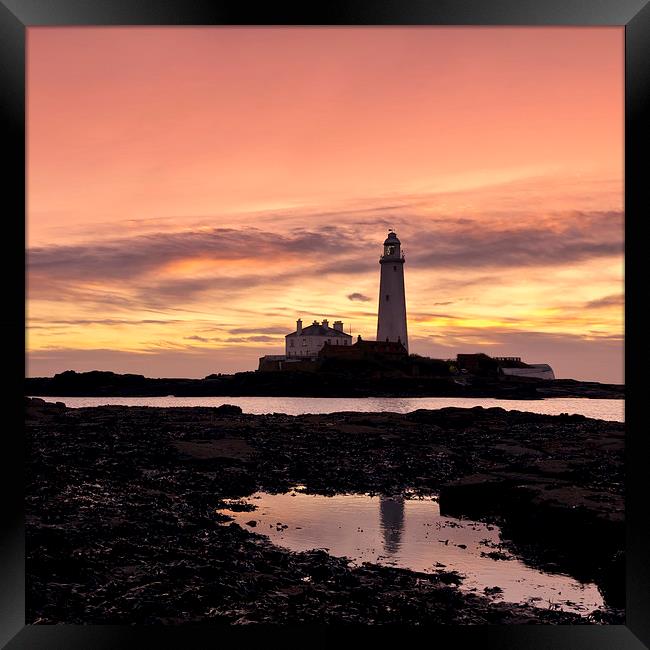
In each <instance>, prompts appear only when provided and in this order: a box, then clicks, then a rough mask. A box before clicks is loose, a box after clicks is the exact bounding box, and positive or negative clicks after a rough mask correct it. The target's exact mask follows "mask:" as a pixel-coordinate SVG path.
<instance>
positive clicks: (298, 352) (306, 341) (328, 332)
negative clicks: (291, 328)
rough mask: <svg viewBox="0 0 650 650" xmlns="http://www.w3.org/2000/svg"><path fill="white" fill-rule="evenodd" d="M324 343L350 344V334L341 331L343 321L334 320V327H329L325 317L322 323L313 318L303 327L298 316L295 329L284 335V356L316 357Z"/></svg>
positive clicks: (289, 357) (288, 357)
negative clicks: (310, 322) (312, 320)
mask: <svg viewBox="0 0 650 650" xmlns="http://www.w3.org/2000/svg"><path fill="white" fill-rule="evenodd" d="M325 343H329V344H330V345H351V344H352V336H351V335H350V334H346V333H345V332H344V331H343V322H342V321H340V320H337V321H334V327H330V326H329V321H328V320H326V319H324V320H323V322H322V323H319V322H318V321H316V320H315V321H314V322H313V323H312V324H311V325H308V326H307V327H303V326H302V320H301V319H300V318H299V319H298V320H297V321H296V331H295V332H291V334H287V335H286V336H285V355H286V358H287V359H291V358H296V357H302V358H303V359H305V358H313V357H316V356H318V352H319V351H320V349H321V348H322V347H323V346H324V345H325Z"/></svg>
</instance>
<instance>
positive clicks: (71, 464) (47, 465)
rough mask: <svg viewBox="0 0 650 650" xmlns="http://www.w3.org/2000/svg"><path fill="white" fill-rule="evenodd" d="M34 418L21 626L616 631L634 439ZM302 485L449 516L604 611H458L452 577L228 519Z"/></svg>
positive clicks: (266, 420) (117, 417) (383, 420)
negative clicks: (308, 544)
mask: <svg viewBox="0 0 650 650" xmlns="http://www.w3.org/2000/svg"><path fill="white" fill-rule="evenodd" d="M116 377H119V376H117V375H116ZM26 415H27V433H26V438H27V458H28V463H29V466H28V473H27V477H28V485H27V490H26V493H27V494H26V552H27V566H26V574H27V623H90V624H129V623H172V624H177V623H224V624H245V623H283V624H284V623H364V624H378V623H379V624H381V623H401V624H439V623H448V624H518V623H544V624H545V623H553V624H597V623H623V622H624V613H623V610H622V607H623V604H624V573H625V572H624V543H625V535H624V520H623V513H624V499H623V486H624V476H623V468H624V466H623V443H624V425H623V424H622V423H618V422H607V421H602V420H594V419H589V418H585V417H583V416H580V415H559V416H549V415H539V414H533V413H527V412H520V411H505V410H503V409H501V408H490V409H484V408H481V407H476V408H472V409H461V408H445V409H440V410H435V411H429V410H419V411H414V412H412V413H407V414H397V413H349V412H347V413H332V414H327V415H300V416H288V415H282V414H273V415H249V414H244V413H242V411H241V409H240V408H239V407H236V406H228V405H224V406H221V407H218V408H204V407H186V408H151V407H124V406H104V407H95V408H78V409H68V408H66V407H65V406H64V405H63V404H61V403H57V404H53V403H47V402H45V401H43V400H41V399H29V398H27V399H26ZM298 484H300V485H302V486H304V490H305V491H306V492H307V493H312V494H326V495H331V494H337V493H372V494H377V495H403V496H407V497H408V496H409V495H411V496H412V495H416V496H417V495H437V496H438V498H439V503H440V509H441V512H444V513H449V515H450V516H466V517H471V518H473V519H481V520H483V521H487V522H493V523H495V524H498V525H499V526H500V527H501V531H502V533H503V537H504V544H506V545H507V548H508V550H510V551H512V552H513V553H516V554H517V556H518V557H519V558H520V559H523V561H524V562H526V563H527V564H528V565H530V566H535V567H539V568H541V569H543V570H546V571H550V572H559V573H566V574H569V575H570V576H573V577H575V578H576V579H578V580H580V581H584V582H595V583H596V585H597V586H598V588H599V590H600V592H601V593H602V595H603V597H604V600H605V603H606V605H607V607H606V608H605V609H604V610H596V611H594V612H592V613H588V612H585V615H584V616H579V615H578V614H574V613H571V612H566V611H556V610H554V609H553V608H550V607H544V606H540V607H533V606H531V605H529V604H513V603H507V602H503V601H501V600H499V598H498V597H495V596H493V595H491V593H488V592H486V593H466V592H463V591H462V590H460V589H459V588H458V585H459V584H460V585H462V581H463V577H462V576H461V575H459V574H457V573H454V572H451V571H447V570H444V569H443V570H440V571H437V572H434V573H417V572H414V571H409V570H406V569H398V568H393V567H389V566H381V565H377V564H363V565H361V566H355V565H353V564H351V563H350V562H348V561H347V560H346V559H344V558H336V557H332V556H330V555H329V554H328V553H326V552H325V551H323V550H314V551H308V552H301V553H298V552H291V551H289V550H285V549H283V548H280V547H278V546H274V545H273V544H271V543H270V541H269V540H268V539H267V538H266V537H264V536H263V535H260V534H259V533H258V532H257V530H256V529H255V528H254V527H250V528H248V527H245V526H242V527H240V526H238V525H237V524H235V523H234V522H232V521H230V520H229V518H228V517H227V516H226V515H224V514H223V513H222V512H220V510H222V509H223V508H224V505H225V504H226V503H227V502H230V500H233V499H235V500H237V499H242V498H245V497H248V496H250V495H252V494H254V493H255V492H257V491H260V490H261V491H265V492H270V493H280V492H288V491H290V490H291V488H292V487H293V486H295V485H298ZM494 561H495V562H498V561H499V559H498V558H497V559H495V560H494Z"/></svg>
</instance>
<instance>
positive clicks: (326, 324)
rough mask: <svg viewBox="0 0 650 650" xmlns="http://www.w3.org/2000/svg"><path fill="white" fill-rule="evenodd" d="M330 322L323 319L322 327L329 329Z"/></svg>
mask: <svg viewBox="0 0 650 650" xmlns="http://www.w3.org/2000/svg"><path fill="white" fill-rule="evenodd" d="M329 325H330V322H329V321H328V320H327V318H323V327H329Z"/></svg>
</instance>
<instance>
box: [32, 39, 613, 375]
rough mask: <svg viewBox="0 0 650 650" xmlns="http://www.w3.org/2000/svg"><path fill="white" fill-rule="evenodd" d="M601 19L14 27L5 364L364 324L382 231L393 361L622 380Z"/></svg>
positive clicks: (189, 367)
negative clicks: (17, 172)
mask: <svg viewBox="0 0 650 650" xmlns="http://www.w3.org/2000/svg"><path fill="white" fill-rule="evenodd" d="M623 35H624V32H623V28H618V27H605V28H566V27H564V28H438V27H432V28H428V27H414V28H394V27H391V28H233V27H226V28H204V27H202V28H179V27H173V28H104V27H102V28H87V27H82V28H58V27H57V28H41V27H36V28H34V27H32V28H29V29H28V152H27V153H28V170H27V173H28V216H27V237H28V246H29V251H28V326H29V330H28V371H29V374H30V375H32V376H35V375H49V374H53V373H54V372H60V371H62V370H65V369H69V368H72V369H77V370H88V369H93V368H98V369H111V370H115V371H120V372H125V371H130V372H138V373H141V374H146V375H150V376H204V375H206V374H208V373H210V372H230V371H233V370H244V369H251V368H254V367H256V365H257V357H258V356H261V355H262V354H265V353H278V352H281V351H282V346H283V335H284V333H288V332H289V331H292V330H293V328H294V321H295V319H296V318H297V317H298V316H302V317H303V318H304V319H306V320H307V321H311V320H312V319H314V318H323V317H328V318H330V321H332V320H338V319H341V320H343V321H344V322H345V323H346V325H347V324H349V323H351V324H352V330H353V333H354V334H357V333H360V334H362V335H363V336H364V337H365V338H374V334H375V328H376V307H377V305H376V303H377V292H378V280H379V265H378V264H377V258H378V251H379V246H380V244H381V242H382V241H383V239H384V237H385V234H386V229H387V228H388V227H389V226H392V227H394V228H395V229H396V230H397V232H398V234H399V236H400V238H401V239H402V242H403V247H404V248H405V249H406V252H407V264H406V288H407V305H408V309H409V338H410V348H411V351H412V352H416V353H420V354H428V355H432V356H440V357H451V356H454V355H455V354H456V353H457V352H471V351H478V350H481V351H485V352H488V353H494V354H497V353H498V354H518V355H521V356H522V357H524V359H525V360H528V361H530V362H548V363H551V364H552V365H553V367H554V368H555V370H556V374H557V375H558V376H561V377H568V376H573V377H576V378H584V379H598V380H603V381H622V370H623V361H622V327H623V325H622V316H623V313H622V292H623ZM350 296H352V298H350Z"/></svg>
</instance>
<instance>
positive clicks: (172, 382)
mask: <svg viewBox="0 0 650 650" xmlns="http://www.w3.org/2000/svg"><path fill="white" fill-rule="evenodd" d="M25 394H26V395H30V396H53V397H158V396H162V397H166V396H168V395H172V396H176V397H221V396H230V397H241V396H281V397H496V398H503V399H543V398H547V397H587V398H595V399H623V398H624V396H625V387H624V386H623V385H620V384H602V383H598V382H588V381H577V380H574V379H553V380H546V379H531V378H508V379H507V380H504V379H501V378H498V377H495V376H490V375H463V376H453V375H449V374H444V373H442V372H440V368H439V366H436V368H435V370H431V371H430V372H429V373H428V374H425V373H422V374H419V375H415V376H413V375H410V374H407V373H400V372H398V371H396V370H395V369H394V368H391V369H390V370H386V369H385V368H384V369H382V368H381V366H380V367H379V368H377V367H376V366H375V365H374V364H367V363H364V364H345V365H337V364H331V365H327V366H325V367H324V368H322V369H320V370H319V371H318V372H309V371H299V370H296V371H292V372H264V371H261V372H260V371H256V372H253V371H251V372H238V373H235V374H232V375H225V374H215V375H208V376H207V377H204V378H203V379H182V378H167V379H165V378H150V377H145V376H144V375H134V374H118V373H114V372H106V371H97V370H95V371H91V372H75V371H74V370H67V371H65V372H62V373H59V374H56V375H54V377H30V378H27V379H26V380H25Z"/></svg>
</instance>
